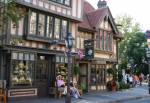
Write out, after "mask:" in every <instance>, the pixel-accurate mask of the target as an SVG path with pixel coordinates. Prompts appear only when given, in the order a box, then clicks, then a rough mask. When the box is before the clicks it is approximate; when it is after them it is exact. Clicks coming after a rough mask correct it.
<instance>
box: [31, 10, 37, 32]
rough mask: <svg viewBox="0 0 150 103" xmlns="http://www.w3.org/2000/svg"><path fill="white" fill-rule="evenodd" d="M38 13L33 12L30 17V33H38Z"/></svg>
mask: <svg viewBox="0 0 150 103" xmlns="http://www.w3.org/2000/svg"><path fill="white" fill-rule="evenodd" d="M36 16H37V15H36V13H35V12H32V13H31V17H30V32H29V33H30V34H36V21H37V20H36Z"/></svg>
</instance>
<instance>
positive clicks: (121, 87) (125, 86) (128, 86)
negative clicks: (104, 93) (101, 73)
mask: <svg viewBox="0 0 150 103" xmlns="http://www.w3.org/2000/svg"><path fill="white" fill-rule="evenodd" d="M129 88H130V84H126V83H124V82H119V90H122V89H129Z"/></svg>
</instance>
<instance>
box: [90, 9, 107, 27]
mask: <svg viewBox="0 0 150 103" xmlns="http://www.w3.org/2000/svg"><path fill="white" fill-rule="evenodd" d="M107 12H108V9H107V8H99V9H97V10H95V11H92V12H89V13H88V14H87V17H88V20H89V22H90V25H91V26H92V27H96V25H97V23H99V22H101V21H102V20H103V19H104V17H105V16H106V14H107Z"/></svg>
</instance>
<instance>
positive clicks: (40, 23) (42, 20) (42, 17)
mask: <svg viewBox="0 0 150 103" xmlns="http://www.w3.org/2000/svg"><path fill="white" fill-rule="evenodd" d="M44 31H45V15H43V14H39V20H38V35H40V36H44Z"/></svg>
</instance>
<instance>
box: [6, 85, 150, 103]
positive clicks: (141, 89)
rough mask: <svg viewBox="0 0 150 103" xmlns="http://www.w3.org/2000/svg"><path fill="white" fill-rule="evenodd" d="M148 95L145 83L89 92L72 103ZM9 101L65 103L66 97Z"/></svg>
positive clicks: (136, 97) (106, 100)
mask: <svg viewBox="0 0 150 103" xmlns="http://www.w3.org/2000/svg"><path fill="white" fill-rule="evenodd" d="M146 97H150V95H149V94H148V86H147V84H144V85H143V86H138V87H135V88H131V89H128V90H124V91H118V92H105V93H98V92H97V93H87V94H85V95H84V96H83V98H82V99H74V98H72V103H109V102H119V101H125V100H130V99H138V98H146ZM8 103H65V98H62V99H53V98H40V99H39V98H38V99H28V100H18V101H16V100H14V101H9V102H8Z"/></svg>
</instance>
